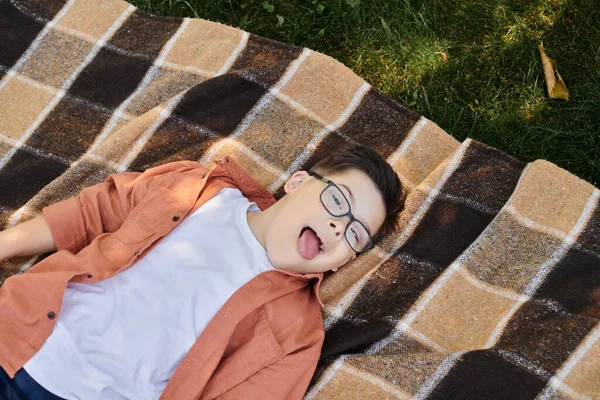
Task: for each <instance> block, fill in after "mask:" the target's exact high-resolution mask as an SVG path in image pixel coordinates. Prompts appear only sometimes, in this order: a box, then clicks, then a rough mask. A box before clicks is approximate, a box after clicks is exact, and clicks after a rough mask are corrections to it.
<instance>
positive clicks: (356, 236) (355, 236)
mask: <svg viewBox="0 0 600 400" xmlns="http://www.w3.org/2000/svg"><path fill="white" fill-rule="evenodd" d="M350 230H351V231H352V234H353V235H354V238H355V239H356V242H357V243H358V242H360V240H359V237H358V233H357V232H356V231H355V230H354V229H353V228H350Z"/></svg>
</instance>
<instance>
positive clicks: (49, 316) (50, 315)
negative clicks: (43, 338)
mask: <svg viewBox="0 0 600 400" xmlns="http://www.w3.org/2000/svg"><path fill="white" fill-rule="evenodd" d="M48 319H54V313H53V312H52V311H50V312H49V313H48Z"/></svg>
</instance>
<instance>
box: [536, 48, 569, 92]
mask: <svg viewBox="0 0 600 400" xmlns="http://www.w3.org/2000/svg"><path fill="white" fill-rule="evenodd" d="M540 54H541V55H542V65H543V66H544V77H545V78H546V86H547V87H548V96H550V97H551V98H553V99H564V100H569V90H568V89H567V86H566V85H565V82H564V81H563V79H562V77H561V76H560V74H559V73H558V70H557V69H556V62H555V61H554V60H552V59H551V58H550V57H548V55H546V52H545V51H544V45H543V44H542V43H540Z"/></svg>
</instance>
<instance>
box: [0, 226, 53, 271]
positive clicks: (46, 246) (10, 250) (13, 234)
mask: <svg viewBox="0 0 600 400" xmlns="http://www.w3.org/2000/svg"><path fill="white" fill-rule="evenodd" d="M55 250H56V245H55V244H54V239H53V238H52V233H51V232H50V227H49V226H48V223H47V222H46V219H45V218H44V216H43V215H38V216H37V217H35V218H33V219H30V220H28V221H25V222H23V223H21V224H19V225H16V226H13V227H12V228H9V229H7V230H4V231H0V261H2V260H6V259H9V258H13V257H19V256H29V255H32V254H41V253H48V252H50V251H55Z"/></svg>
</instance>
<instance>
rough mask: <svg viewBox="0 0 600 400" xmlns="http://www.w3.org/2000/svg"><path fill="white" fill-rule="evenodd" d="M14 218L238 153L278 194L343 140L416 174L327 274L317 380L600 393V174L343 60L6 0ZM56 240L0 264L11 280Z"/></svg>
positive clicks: (326, 386) (3, 216) (341, 394)
mask: <svg viewBox="0 0 600 400" xmlns="http://www.w3.org/2000/svg"><path fill="white" fill-rule="evenodd" d="M0 37H2V38H3V40H2V41H1V42H0V227H1V229H7V228H9V227H11V226H14V225H15V224H17V223H19V222H23V221H25V220H28V219H30V218H33V217H35V216H36V215H38V214H39V213H40V212H41V209H42V208H43V207H44V206H46V205H48V204H51V203H54V202H57V201H59V200H62V199H65V198H68V197H71V196H74V195H76V194H77V193H78V192H79V191H80V190H81V189H83V188H84V187H86V186H90V185H93V184H95V183H98V182H101V181H103V180H104V179H105V178H106V177H107V176H108V175H110V174H112V173H116V172H124V171H143V170H145V169H147V168H150V167H154V166H157V165H161V164H164V163H167V162H171V161H178V160H197V161H199V162H200V163H202V164H203V165H206V166H210V165H211V163H212V160H213V159H215V158H220V157H222V156H224V155H230V156H231V157H233V158H235V159H236V160H237V161H238V162H239V163H240V164H242V166H243V167H244V168H245V169H247V170H248V171H250V172H251V173H252V174H253V176H255V177H256V179H257V180H258V181H259V182H260V183H261V184H263V185H264V186H265V187H267V188H268V189H269V191H271V192H272V193H273V194H274V195H275V197H276V198H280V197H281V196H283V194H284V192H283V184H284V183H285V181H286V180H287V179H288V178H289V176H290V175H291V174H292V173H293V172H294V171H296V170H298V169H306V168H308V167H310V166H311V165H312V164H313V163H314V162H315V161H316V160H318V159H320V158H321V157H323V156H324V155H326V154H328V153H329V152H330V151H331V150H332V149H335V148H336V147H338V146H340V145H341V144H343V143H346V142H352V143H360V144H364V145H367V146H370V147H372V148H374V149H375V150H376V151H377V152H378V153H379V154H381V155H382V156H383V157H384V158H386V159H387V160H388V162H389V163H390V164H391V165H392V166H393V168H394V169H395V171H396V172H397V173H398V175H399V176H400V179H401V180H402V183H403V184H404V185H405V186H406V188H407V189H408V195H407V198H406V209H405V211H403V213H402V215H401V216H400V219H399V221H398V227H397V229H396V231H395V232H394V233H393V234H391V235H389V236H387V237H385V238H384V239H383V241H382V242H381V243H379V245H378V246H376V248H375V249H373V250H371V251H369V252H367V253H366V254H364V255H362V256H361V257H359V258H357V259H356V260H355V261H353V262H352V263H351V264H349V265H348V266H346V267H344V268H343V269H341V270H340V271H338V272H336V273H334V274H330V275H328V276H327V277H326V279H325V280H324V282H323V284H322V286H321V296H322V300H323V301H324V303H325V308H324V309H323V316H324V321H325V328H326V331H327V335H326V341H325V344H324V346H323V350H322V360H321V362H320V363H319V367H318V368H317V371H316V373H315V375H314V377H313V381H312V383H311V386H310V387H309V390H308V392H307V394H306V399H342V398H343V399H386V398H412V397H415V398H428V399H439V398H444V399H450V398H451V399H470V398H498V399H509V398H510V399H565V398H569V399H584V398H600V323H599V322H600V204H599V201H600V199H599V197H600V191H599V190H598V189H596V188H595V187H593V186H592V185H590V184H589V183H587V182H585V181H583V180H581V179H579V178H577V177H575V176H574V175H572V174H570V173H569V172H567V171H565V170H563V169H560V168H558V167H557V166H556V165H554V164H552V163H549V162H547V161H544V160H537V161H535V162H532V163H525V162H522V161H520V160H517V159H515V158H513V157H511V156H510V155H507V154H505V153H503V152H502V151H500V150H498V149H495V148H492V147H489V146H487V145H485V144H483V143H480V142H477V141H475V140H472V139H467V140H465V141H464V142H462V143H460V142H458V141H457V140H456V139H454V138H453V137H451V136H450V135H448V134H447V133H446V132H444V131H443V130H442V129H441V128H440V127H438V126H437V125H436V124H435V123H433V122H432V121H429V120H427V119H426V118H424V117H422V116H420V115H418V114H417V113H415V112H413V111H411V110H409V109H408V108H406V107H404V106H402V105H400V104H398V103H396V102H394V101H392V100H391V99H389V98H388V97H387V96H385V95H384V94H382V93H381V92H379V91H378V90H377V89H374V88H373V87H371V86H370V85H369V84H367V83H366V82H365V81H364V80H363V79H361V78H360V77H359V76H357V75H356V74H354V73H353V72H352V71H351V70H349V69H348V68H347V67H345V66H344V65H342V64H341V63H339V62H338V61H336V60H334V59H332V58H331V57H328V56H326V55H324V54H320V53H317V52H313V51H311V50H310V49H307V48H299V47H296V46H292V45H289V44H284V43H280V42H276V41H273V40H270V39H266V38H262V37H259V36H256V35H252V34H249V33H247V32H244V31H241V30H239V29H236V28H232V27H229V26H225V25H222V24H219V23H215V22H210V21H207V20H202V19H189V18H166V17H159V16H155V15H152V14H148V13H146V12H143V11H140V10H138V9H136V8H135V7H133V6H131V5H130V4H128V3H126V2H124V1H121V0H108V1H101V0H68V1H67V0H47V1H36V0H10V1H9V0H0ZM45 256H47V254H46V255H38V256H34V257H19V258H15V259H12V260H8V261H4V262H2V263H0V266H1V267H2V270H0V284H1V283H2V282H4V280H5V279H6V278H8V277H9V276H10V275H12V274H14V273H23V272H25V271H26V270H27V269H28V268H30V267H32V266H34V265H35V264H36V263H37V262H38V261H40V260H41V259H42V258H43V257H45Z"/></svg>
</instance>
